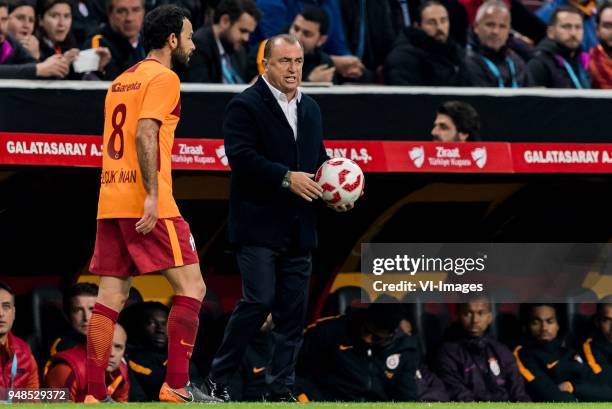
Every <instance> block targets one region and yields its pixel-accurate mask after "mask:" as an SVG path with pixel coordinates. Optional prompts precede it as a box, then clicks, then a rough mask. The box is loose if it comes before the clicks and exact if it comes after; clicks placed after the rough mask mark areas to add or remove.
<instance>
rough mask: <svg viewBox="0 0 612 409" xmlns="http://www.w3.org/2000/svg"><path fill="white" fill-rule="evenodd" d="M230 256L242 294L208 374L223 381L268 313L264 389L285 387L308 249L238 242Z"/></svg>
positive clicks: (296, 346)
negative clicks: (270, 342)
mask: <svg viewBox="0 0 612 409" xmlns="http://www.w3.org/2000/svg"><path fill="white" fill-rule="evenodd" d="M236 256H237V260H238V267H239V269H240V274H241V276H242V298H241V299H240V301H239V302H238V304H236V307H235V308H234V311H233V312H232V316H231V317H230V320H229V322H228V324H227V327H226V328H225V334H224V336H223V342H222V343H221V346H220V347H219V350H218V351H217V353H216V355H215V358H214V360H213V363H212V368H211V371H210V376H211V378H212V379H213V381H215V382H217V383H221V384H227V383H228V382H229V379H230V377H231V376H232V375H233V374H234V373H235V372H236V370H238V368H239V366H240V364H241V362H242V359H243V357H244V354H245V351H246V348H247V346H248V344H249V341H250V340H251V339H252V338H253V336H254V335H255V334H256V333H257V331H259V328H260V327H261V326H262V325H263V323H264V321H265V320H266V317H267V316H268V314H269V313H272V317H273V320H274V330H273V331H272V334H273V336H274V355H273V358H272V361H271V364H270V367H269V368H267V370H268V371H267V374H266V383H267V384H268V389H269V391H270V393H274V394H277V393H278V394H280V393H286V392H287V391H290V390H291V389H292V387H293V384H294V381H295V363H296V360H297V355H298V352H299V350H300V347H301V345H302V332H303V329H304V320H305V316H306V302H307V298H308V297H307V296H308V280H309V277H310V273H311V270H312V258H311V255H310V251H286V252H285V251H277V250H273V249H270V248H267V247H257V246H242V247H240V248H239V249H238V251H237V253H236Z"/></svg>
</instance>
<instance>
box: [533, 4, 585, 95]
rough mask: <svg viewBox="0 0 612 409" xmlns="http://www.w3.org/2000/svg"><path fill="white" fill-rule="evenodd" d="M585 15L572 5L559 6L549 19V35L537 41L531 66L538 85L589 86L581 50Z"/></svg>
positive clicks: (549, 86)
mask: <svg viewBox="0 0 612 409" xmlns="http://www.w3.org/2000/svg"><path fill="white" fill-rule="evenodd" d="M583 33H584V31H583V26H582V15H581V14H580V13H579V12H578V11H577V10H576V9H573V8H570V7H559V8H558V9H556V10H555V11H554V13H553V15H552V18H551V19H550V23H549V26H548V32H547V38H545V39H544V40H542V41H541V42H540V44H538V46H537V48H536V52H535V56H534V57H533V58H532V59H531V60H530V61H529V63H528V68H529V72H530V74H531V79H532V80H533V83H534V85H535V86H541V87H547V88H576V89H582V88H590V80H589V77H588V74H587V71H586V69H585V68H586V66H585V64H586V60H587V56H586V54H584V53H582V52H580V43H581V41H582V37H583Z"/></svg>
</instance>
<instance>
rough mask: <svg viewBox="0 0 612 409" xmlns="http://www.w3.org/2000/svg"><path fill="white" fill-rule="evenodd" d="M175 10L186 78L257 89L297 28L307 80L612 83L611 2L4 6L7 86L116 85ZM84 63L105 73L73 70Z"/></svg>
mask: <svg viewBox="0 0 612 409" xmlns="http://www.w3.org/2000/svg"><path fill="white" fill-rule="evenodd" d="M166 3H175V4H178V5H180V6H182V7H184V8H186V9H187V10H188V11H189V13H190V15H191V20H192V23H193V27H194V31H195V32H194V35H193V39H194V43H195V45H196V51H195V53H194V55H193V56H192V60H191V63H190V66H189V68H187V69H186V70H185V71H183V72H181V73H180V75H181V79H182V80H183V81H184V82H199V83H225V84H241V83H250V82H252V81H253V79H255V78H256V76H257V75H258V74H261V73H262V72H263V65H262V58H263V49H264V45H265V42H266V39H267V38H269V37H271V36H274V35H277V34H280V33H284V32H287V33H291V34H293V35H295V36H297V38H298V39H299V40H300V42H301V44H302V47H303V49H304V52H305V62H304V68H303V81H304V82H311V83H325V84H388V85H412V86H456V87H463V86H473V87H497V88H519V87H548V88H574V89H585V88H611V87H612V3H611V2H610V0H599V1H595V0H552V1H550V2H547V3H542V4H541V5H540V7H539V8H537V9H535V10H534V9H533V8H528V7H527V6H525V4H523V3H522V2H521V1H520V0H487V1H483V0H440V1H438V0H84V1H81V0H0V78H11V79H36V78H46V79H71V80H81V79H82V80H113V79H114V78H115V77H116V76H117V75H119V74H120V73H121V72H123V71H124V70H126V69H128V68H129V67H131V66H132V65H134V64H135V63H136V62H138V61H139V60H141V59H143V58H144V57H145V56H146V53H147V50H145V48H144V45H143V38H142V25H143V19H144V15H145V13H146V12H147V11H150V10H152V9H153V8H155V7H156V6H158V5H161V4H166ZM84 50H92V51H88V52H87V53H84V52H83V51H84ZM85 55H87V58H91V57H92V56H93V57H94V64H95V66H96V67H95V68H92V69H91V70H90V71H84V72H83V70H81V69H79V70H76V71H75V69H74V64H73V63H74V62H75V60H79V59H83V60H84V59H85Z"/></svg>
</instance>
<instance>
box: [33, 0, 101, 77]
mask: <svg viewBox="0 0 612 409" xmlns="http://www.w3.org/2000/svg"><path fill="white" fill-rule="evenodd" d="M36 14H37V17H38V29H37V32H36V37H37V38H38V42H39V44H40V59H41V60H45V59H47V58H49V57H51V56H54V55H61V56H62V57H63V58H64V59H65V60H66V61H67V62H68V64H70V65H71V64H72V63H73V61H74V60H75V59H76V58H77V57H78V55H79V49H78V45H77V42H76V39H75V38H74V35H73V34H72V33H71V31H70V29H71V27H72V3H71V0H38V2H37V3H36ZM98 55H99V56H100V63H99V65H98V70H99V71H103V70H104V68H105V67H106V65H107V64H108V63H109V61H110V52H109V51H108V49H107V48H104V47H101V48H100V49H98ZM81 77H82V75H79V74H77V73H75V72H74V71H73V70H72V69H70V73H69V74H68V76H67V77H65V78H67V79H72V80H78V79H81Z"/></svg>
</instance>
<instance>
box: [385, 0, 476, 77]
mask: <svg viewBox="0 0 612 409" xmlns="http://www.w3.org/2000/svg"><path fill="white" fill-rule="evenodd" d="M418 17H419V19H418V22H415V25H414V27H412V26H411V27H408V28H406V29H405V30H404V32H403V33H402V34H400V36H399V38H398V39H397V41H396V43H395V46H394V48H393V50H392V51H391V52H390V53H389V56H388V57H387V60H386V62H385V82H386V83H387V84H390V85H434V86H461V85H464V83H465V67H464V52H463V50H461V48H459V46H458V45H457V44H455V43H454V42H453V41H452V40H450V39H449V35H448V33H449V20H448V12H447V11H446V8H445V7H444V6H443V5H442V4H441V3H439V2H437V1H434V0H431V1H426V2H425V3H423V5H422V6H421V8H420V13H419V14H418Z"/></svg>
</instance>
